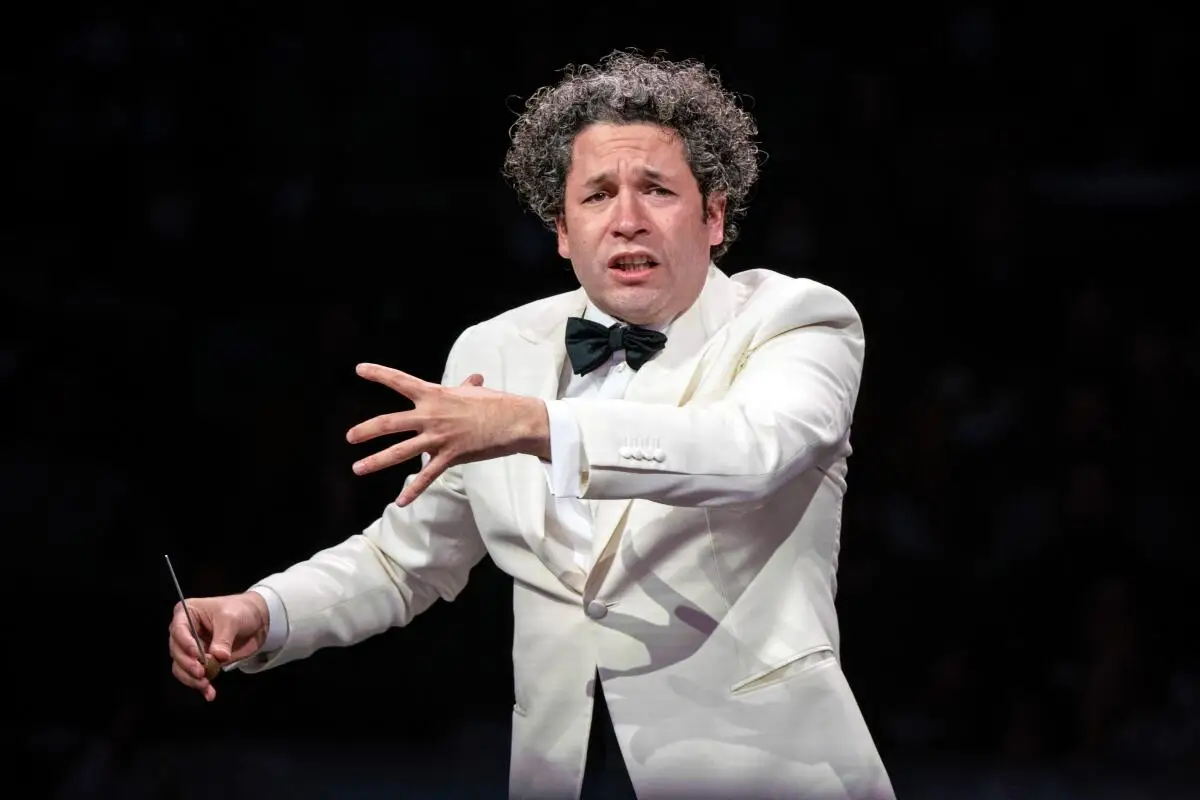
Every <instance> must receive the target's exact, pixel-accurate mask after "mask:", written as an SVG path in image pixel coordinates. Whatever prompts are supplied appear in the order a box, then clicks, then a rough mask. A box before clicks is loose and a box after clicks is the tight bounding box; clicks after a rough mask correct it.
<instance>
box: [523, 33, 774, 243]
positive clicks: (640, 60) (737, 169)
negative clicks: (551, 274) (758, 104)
mask: <svg viewBox="0 0 1200 800" xmlns="http://www.w3.org/2000/svg"><path fill="white" fill-rule="evenodd" d="M563 73H564V76H563V78H562V79H561V80H560V81H559V82H558V83H557V84H554V85H552V86H545V87H542V88H541V89H539V90H537V91H536V92H535V93H534V94H533V96H532V97H530V98H529V100H528V102H527V103H526V105H525V111H524V113H523V114H521V116H520V117H519V118H518V119H517V121H516V123H515V124H514V125H513V127H512V130H511V132H510V136H511V140H512V145H511V147H510V148H509V150H508V154H507V155H506V157H505V159H504V175H505V177H507V178H508V179H509V181H510V182H511V183H512V185H513V188H514V189H516V192H517V195H518V197H519V198H520V199H521V202H522V203H524V204H525V205H527V206H528V207H529V209H530V210H531V211H533V213H534V214H536V215H537V216H538V218H539V219H541V220H542V222H543V223H544V224H545V225H546V226H547V227H548V228H550V229H551V230H553V229H554V223H555V220H556V219H557V218H558V217H559V216H560V215H561V214H562V212H563V202H564V193H565V186H566V180H567V172H568V170H569V169H570V166H571V148H572V145H573V143H574V141H575V136H576V135H577V134H578V133H579V132H580V131H582V130H583V129H584V128H586V127H588V126H589V125H592V124H594V123H617V124H622V123H625V124H628V123H651V124H656V125H661V126H663V127H665V128H668V129H670V130H673V131H674V132H675V133H676V134H677V135H678V136H679V137H680V139H681V140H682V142H683V145H684V153H685V155H686V157H687V160H688V165H689V166H690V167H691V170H692V174H693V175H694V176H695V178H696V182H697V183H698V184H699V185H700V194H701V197H702V198H703V199H704V202H705V208H706V209H707V201H708V198H709V197H711V196H712V195H713V194H716V193H721V194H724V195H725V198H726V208H725V237H724V241H723V242H722V243H721V244H720V245H717V246H716V247H713V248H712V251H711V255H712V258H713V259H714V260H716V259H718V258H720V257H721V256H722V255H724V254H725V252H726V250H728V249H729V246H730V245H731V244H732V243H733V242H734V241H735V240H736V239H737V236H738V223H739V222H740V221H741V219H742V218H743V217H744V216H745V214H746V200H747V197H748V195H749V193H750V189H751V187H753V186H754V183H755V181H756V180H757V179H758V170H759V157H760V154H761V151H760V150H759V147H758V143H757V142H756V141H755V139H754V137H755V136H756V135H757V134H758V126H757V124H756V123H755V121H754V118H753V117H752V116H751V115H750V114H749V112H747V111H746V110H745V109H743V108H742V106H741V104H740V103H739V101H738V98H737V97H736V96H735V95H734V94H733V93H731V92H729V91H727V90H726V89H724V88H723V87H722V85H721V79H720V77H719V76H718V75H717V73H716V72H715V71H713V70H710V69H707V68H706V67H705V66H704V65H703V64H701V63H700V62H697V61H678V62H675V61H668V60H666V59H665V58H663V57H661V56H659V55H655V56H643V55H641V54H639V53H637V52H636V51H617V52H614V53H611V54H610V55H608V56H606V57H605V58H604V59H602V60H601V61H600V63H599V65H597V66H591V65H583V66H575V65H568V66H567V67H566V68H565V69H564V70H563Z"/></svg>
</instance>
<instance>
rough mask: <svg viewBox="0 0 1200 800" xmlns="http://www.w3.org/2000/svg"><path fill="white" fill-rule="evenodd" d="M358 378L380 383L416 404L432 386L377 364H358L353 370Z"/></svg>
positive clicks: (405, 373) (404, 373)
mask: <svg viewBox="0 0 1200 800" xmlns="http://www.w3.org/2000/svg"><path fill="white" fill-rule="evenodd" d="M355 372H357V373H358V376H359V377H360V378H366V379H367V380H369V381H374V382H375V383H382V384H383V385H384V386H386V387H388V388H389V389H394V390H395V391H397V392H399V393H400V394H402V395H404V396H405V397H407V398H408V399H409V400H412V401H413V402H416V401H417V399H418V398H419V397H421V396H422V395H424V394H425V393H426V392H427V391H428V390H429V388H430V387H431V386H432V385H433V384H430V383H426V382H425V381H423V380H421V379H420V378H415V377H413V376H412V375H409V374H408V373H407V372H401V371H400V370H398V369H392V368H391V367H384V366H381V365H379V364H359V365H358V366H357V367H356V368H355Z"/></svg>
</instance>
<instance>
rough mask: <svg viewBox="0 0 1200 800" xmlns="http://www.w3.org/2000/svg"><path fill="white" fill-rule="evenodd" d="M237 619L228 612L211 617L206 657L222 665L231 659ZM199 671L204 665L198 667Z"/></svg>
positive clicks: (221, 612)
mask: <svg viewBox="0 0 1200 800" xmlns="http://www.w3.org/2000/svg"><path fill="white" fill-rule="evenodd" d="M237 634H238V630H237V617H235V616H234V615H233V614H230V613H229V612H228V611H224V610H222V611H218V612H217V613H216V614H214V615H213V621H212V640H211V643H210V644H209V645H208V655H211V656H212V657H213V658H215V659H216V660H217V662H218V663H220V664H224V663H226V662H227V661H229V659H230V658H232V657H233V640H234V639H235V638H237ZM200 668H201V670H203V669H204V665H203V664H201V665H200Z"/></svg>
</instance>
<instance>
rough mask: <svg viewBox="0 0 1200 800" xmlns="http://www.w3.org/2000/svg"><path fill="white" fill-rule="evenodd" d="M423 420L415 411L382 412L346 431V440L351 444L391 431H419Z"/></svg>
mask: <svg viewBox="0 0 1200 800" xmlns="http://www.w3.org/2000/svg"><path fill="white" fill-rule="evenodd" d="M421 422H422V420H421V418H420V417H419V416H418V415H417V414H416V413H415V412H413V411H397V412H395V413H392V414H380V415H379V416H378V417H373V418H372V419H369V420H367V421H366V422H360V423H358V424H357V425H355V426H354V427H353V428H351V429H350V430H348V431H346V441H347V442H349V443H350V444H358V443H360V442H368V441H370V440H371V439H376V438H378V437H380V436H384V435H386V434H389V433H407V432H408V431H417V430H420V429H421Z"/></svg>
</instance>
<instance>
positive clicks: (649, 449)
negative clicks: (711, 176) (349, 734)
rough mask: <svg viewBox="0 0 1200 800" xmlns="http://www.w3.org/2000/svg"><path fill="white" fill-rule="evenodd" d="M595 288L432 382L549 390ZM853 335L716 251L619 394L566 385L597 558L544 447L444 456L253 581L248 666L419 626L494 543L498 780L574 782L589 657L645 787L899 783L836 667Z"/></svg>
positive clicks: (537, 792)
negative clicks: (508, 738)
mask: <svg viewBox="0 0 1200 800" xmlns="http://www.w3.org/2000/svg"><path fill="white" fill-rule="evenodd" d="M585 305H586V297H585V295H584V294H583V291H582V290H577V291H575V292H571V293H567V294H563V295H558V296H555V297H550V298H547V299H544V300H539V301H537V302H534V303H530V304H528V305H525V306H522V307H520V308H517V309H515V310H512V311H509V312H507V313H505V314H502V315H500V316H498V317H496V318H494V319H491V320H488V321H487V322H483V323H481V324H479V325H476V326H474V327H472V328H470V329H468V330H467V331H465V332H464V333H463V334H462V336H461V337H460V338H459V339H458V341H457V342H456V343H455V345H454V347H453V348H452V350H451V353H450V356H449V360H448V363H447V367H446V371H445V375H444V382H445V383H446V384H447V385H458V384H460V383H461V382H462V381H463V380H464V379H465V378H466V376H467V375H469V374H471V373H475V372H477V373H480V374H482V375H483V376H484V379H485V381H486V385H487V386H489V387H491V388H494V389H499V390H502V391H505V392H512V393H516V394H521V395H531V396H536V397H542V398H545V399H547V400H551V399H555V398H556V394H557V392H558V387H559V379H560V375H561V370H562V367H563V360H564V358H565V347H564V327H565V324H566V319H567V317H568V316H572V315H577V314H579V313H581V312H582V311H583V309H584V307H585ZM863 352H864V340H863V331H862V326H861V323H860V320H859V317H858V315H857V313H856V311H855V309H854V308H853V306H852V305H851V304H850V302H849V301H848V300H847V299H846V298H845V297H843V296H842V295H841V294H839V293H837V292H835V291H834V290H832V289H830V288H828V287H825V286H823V285H820V284H818V283H814V282H812V281H808V280H797V279H792V278H789V277H786V276H783V275H779V274H777V273H773V272H770V271H767V270H752V271H747V272H742V273H739V274H737V275H735V276H733V277H732V278H730V277H727V276H726V275H724V274H723V273H722V272H720V271H719V270H717V269H716V268H715V267H711V268H710V271H709V277H708V280H707V283H706V285H705V287H704V290H703V292H702V293H701V295H700V297H699V299H698V300H697V302H696V303H695V304H693V306H692V307H691V308H690V309H689V310H688V311H686V312H685V313H684V314H683V315H681V316H680V317H679V318H678V319H677V320H675V322H674V323H673V325H672V327H671V334H670V338H669V340H668V342H667V345H666V348H665V349H664V350H663V351H662V352H661V353H659V355H658V356H657V357H656V358H654V359H653V360H651V361H650V362H649V363H647V364H646V365H645V366H643V367H642V369H641V370H640V371H639V372H638V373H637V375H636V376H635V377H634V378H633V380H632V382H631V383H630V385H629V388H628V391H627V393H626V397H625V399H623V400H596V399H579V400H566V401H565V402H566V403H568V404H569V406H570V410H571V412H572V413H573V415H574V417H575V419H576V420H577V422H578V425H579V430H580V435H581V441H582V454H581V458H582V464H583V476H582V486H583V489H584V492H583V496H584V497H585V498H588V499H594V500H600V501H602V502H600V503H598V510H597V513H596V514H595V523H594V529H593V533H594V541H595V550H596V557H597V561H596V565H595V566H594V568H593V569H592V570H591V571H590V572H589V573H587V574H586V575H584V574H582V573H580V572H579V570H578V568H577V567H575V566H574V564H572V563H571V559H570V556H569V554H568V551H567V550H566V549H564V548H562V547H561V546H560V545H557V543H556V542H554V541H553V540H551V539H550V538H548V537H546V536H545V535H544V532H545V528H546V525H545V523H546V513H547V496H548V491H547V480H546V474H545V471H544V466H543V464H542V463H541V462H539V460H538V459H536V458H534V457H532V456H523V455H518V456H510V457H506V458H501V459H494V460H490V461H483V462H479V463H473V464H467V465H463V466H460V467H455V468H453V469H450V470H448V471H447V472H445V473H444V474H443V475H442V477H441V478H439V479H438V480H437V481H436V482H435V484H434V485H433V486H432V487H431V488H430V489H429V490H428V491H426V492H425V493H424V494H423V495H422V496H421V497H420V498H418V499H417V500H416V501H415V502H414V503H412V504H411V505H410V506H409V507H407V508H398V507H396V506H394V505H393V506H389V507H388V508H387V510H385V511H384V512H383V515H382V516H381V518H380V519H379V520H377V521H376V522H375V523H374V524H372V525H371V526H370V527H369V528H368V529H367V530H366V531H365V532H364V533H363V534H361V535H356V536H353V537H351V538H350V539H348V540H346V541H345V542H342V543H341V544H338V545H336V546H334V547H331V548H329V549H327V550H324V551H322V552H319V553H317V554H316V555H314V556H313V557H312V558H310V559H308V560H307V561H304V562H302V563H299V564H297V565H295V566H293V567H291V568H289V569H288V570H286V571H284V572H282V573H279V574H276V575H273V576H271V577H269V578H266V579H265V580H263V581H262V584H264V585H266V586H267V587H269V588H270V589H273V590H274V591H275V592H276V593H277V594H278V595H279V597H280V598H281V600H282V602H283V605H284V607H285V608H286V611H287V618H288V625H289V632H288V636H287V639H286V641H285V643H284V645H283V646H282V648H281V649H279V650H277V651H275V652H273V653H271V654H269V655H265V656H263V657H262V658H260V659H258V660H257V661H255V662H253V663H250V664H247V665H245V667H244V669H246V670H247V671H252V672H253V671H259V670H263V669H268V668H272V667H275V666H278V665H281V664H284V663H286V662H288V661H292V660H295V659H299V658H304V657H306V656H308V655H310V654H311V653H313V652H314V651H316V650H318V649H319V648H322V647H331V646H344V645H350V644H353V643H355V642H359V641H361V640H363V639H366V638H367V637H370V636H374V635H375V634H378V633H382V632H383V631H386V630H388V629H389V628H393V627H399V626H404V625H406V624H407V623H408V622H409V621H410V620H412V618H413V617H414V616H416V615H417V614H419V613H421V612H422V611H424V610H425V609H427V608H428V607H429V606H430V605H431V604H432V603H433V602H435V601H436V600H437V599H438V598H442V599H444V600H452V599H453V598H454V597H455V596H456V595H458V593H459V592H461V591H462V590H463V587H464V586H465V585H466V583H467V576H468V572H469V571H470V570H471V568H472V567H473V566H474V565H475V564H476V563H478V562H479V561H480V560H481V559H482V558H483V557H484V555H486V554H490V555H491V557H492V559H493V560H494V561H495V562H496V564H498V565H499V566H500V568H501V569H503V570H504V571H505V572H507V573H508V574H509V575H511V576H512V577H513V584H514V592H513V616H514V621H515V641H514V642H513V666H514V672H515V684H516V685H515V687H514V689H515V697H516V703H515V705H514V708H513V740H512V760H511V772H510V792H511V795H512V796H513V797H522V798H543V797H544V798H572V797H576V796H577V794H578V791H579V787H580V783H581V780H582V776H583V768H584V759H585V754H586V751H587V737H588V729H589V721H590V716H591V709H592V699H591V698H592V688H593V687H592V683H593V680H594V678H595V676H596V674H597V671H598V672H599V675H600V677H601V680H603V682H604V691H605V697H606V699H607V701H608V704H609V709H610V713H611V716H612V719H613V722H614V725H615V728H616V732H617V737H618V739H619V740H620V743H621V748H622V751H623V754H624V758H625V762H626V764H627V765H628V769H629V773H630V777H631V778H632V780H633V783H634V786H635V788H636V790H637V792H638V796H639V797H641V798H709V797H711V798H722V800H738V799H739V798H747V799H749V798H754V799H755V800H758V798H766V797H788V798H811V799H813V800H829V799H831V798H856V799H858V798H890V797H892V796H893V793H892V788H891V785H890V782H889V779H888V776H887V773H886V771H885V769H884V766H883V764H882V762H881V761H880V758H879V755H878V753H877V750H876V747H875V745H874V742H873V741H872V738H871V735H870V733H869V732H868V730H867V727H866V725H865V723H864V721H863V718H862V715H861V713H860V711H859V708H858V705H857V703H856V701H855V699H854V697H853V695H852V693H851V690H850V688H849V686H848V685H847V683H846V680H845V677H844V676H843V673H842V670H841V667H840V664H839V661H838V623H837V616H836V612H835V610H834V594H835V587H836V568H837V557H838V547H839V533H840V527H841V515H842V497H843V494H844V492H845V489H846V458H847V456H848V455H849V454H850V444H849V433H850V424H851V417H852V414H853V411H854V406H855V401H856V398H857V395H858V388H859V380H860V376H861V372H862V364H863Z"/></svg>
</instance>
